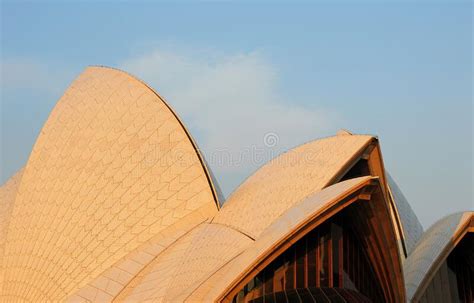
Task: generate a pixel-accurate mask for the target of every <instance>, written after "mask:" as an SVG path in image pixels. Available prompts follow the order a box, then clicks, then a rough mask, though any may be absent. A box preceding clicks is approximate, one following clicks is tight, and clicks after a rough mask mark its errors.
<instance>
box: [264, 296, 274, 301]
mask: <svg viewBox="0 0 474 303" xmlns="http://www.w3.org/2000/svg"><path fill="white" fill-rule="evenodd" d="M264 302H265V303H275V297H274V295H273V294H267V295H265V298H264Z"/></svg>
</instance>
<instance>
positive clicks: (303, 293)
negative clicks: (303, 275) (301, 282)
mask: <svg viewBox="0 0 474 303" xmlns="http://www.w3.org/2000/svg"><path fill="white" fill-rule="evenodd" d="M296 291H297V292H298V295H299V297H300V299H301V302H303V303H312V302H316V301H314V299H313V296H312V295H311V294H310V293H309V290H308V289H307V288H298V289H296Z"/></svg>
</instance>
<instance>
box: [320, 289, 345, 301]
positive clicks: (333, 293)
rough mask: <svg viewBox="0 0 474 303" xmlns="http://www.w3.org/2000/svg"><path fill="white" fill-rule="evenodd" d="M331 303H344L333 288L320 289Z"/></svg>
mask: <svg viewBox="0 0 474 303" xmlns="http://www.w3.org/2000/svg"><path fill="white" fill-rule="evenodd" d="M321 289H322V291H323V292H324V294H325V295H326V297H328V299H329V301H330V302H331V303H345V302H344V298H343V297H342V296H341V295H339V294H338V293H337V291H336V290H335V289H334V288H321Z"/></svg>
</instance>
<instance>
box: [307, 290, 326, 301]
mask: <svg viewBox="0 0 474 303" xmlns="http://www.w3.org/2000/svg"><path fill="white" fill-rule="evenodd" d="M309 291H310V292H311V295H313V298H314V299H315V300H316V302H318V303H320V302H321V303H326V302H327V303H330V301H329V299H328V297H326V295H325V294H324V293H323V291H322V290H321V288H310V289H309Z"/></svg>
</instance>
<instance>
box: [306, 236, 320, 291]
mask: <svg viewBox="0 0 474 303" xmlns="http://www.w3.org/2000/svg"><path fill="white" fill-rule="evenodd" d="M317 241H318V238H317V236H316V233H313V232H312V233H310V234H309V237H308V241H307V244H308V248H307V251H308V257H307V258H308V260H307V262H308V268H307V275H308V287H315V286H316V244H317Z"/></svg>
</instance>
